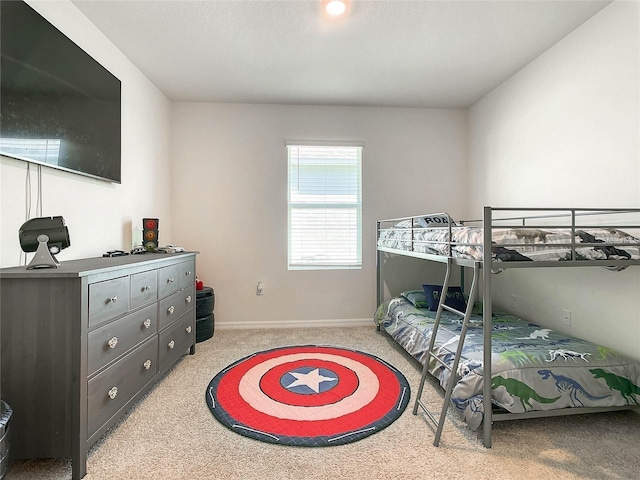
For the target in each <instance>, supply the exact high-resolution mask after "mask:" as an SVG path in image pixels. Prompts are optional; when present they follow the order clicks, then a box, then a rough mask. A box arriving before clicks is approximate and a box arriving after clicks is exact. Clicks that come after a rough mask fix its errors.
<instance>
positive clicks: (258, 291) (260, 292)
mask: <svg viewBox="0 0 640 480" xmlns="http://www.w3.org/2000/svg"><path fill="white" fill-rule="evenodd" d="M256 295H264V285H263V284H262V282H258V285H256Z"/></svg>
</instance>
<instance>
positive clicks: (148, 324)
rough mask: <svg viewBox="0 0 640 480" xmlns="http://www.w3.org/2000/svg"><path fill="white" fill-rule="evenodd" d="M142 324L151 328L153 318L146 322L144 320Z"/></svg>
mask: <svg viewBox="0 0 640 480" xmlns="http://www.w3.org/2000/svg"><path fill="white" fill-rule="evenodd" d="M142 325H144V328H149V327H150V326H151V319H150V318H147V319H146V320H145V321H144V322H142Z"/></svg>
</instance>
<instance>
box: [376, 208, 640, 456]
mask: <svg viewBox="0 0 640 480" xmlns="http://www.w3.org/2000/svg"><path fill="white" fill-rule="evenodd" d="M514 212H518V213H524V214H525V215H519V216H514ZM534 213H535V214H534ZM429 215H430V216H440V217H445V218H448V220H449V221H448V222H446V223H447V225H446V226H441V227H440V228H443V229H445V231H446V232H447V235H445V237H446V239H445V240H444V241H442V240H440V241H432V242H430V241H422V240H417V239H416V236H417V235H416V234H415V233H416V232H419V231H421V230H425V228H423V227H420V226H419V225H418V224H417V223H416V221H415V220H416V219H417V218H420V217H425V216H424V215H422V216H413V217H402V218H394V219H387V220H378V222H377V235H376V239H377V240H376V242H377V244H378V246H377V255H376V286H377V304H378V305H380V304H381V302H382V301H383V296H384V293H383V288H384V286H383V284H382V265H383V261H382V260H383V258H382V255H383V254H384V253H387V254H395V255H403V256H410V257H414V258H420V259H425V260H429V261H434V262H440V263H445V264H446V265H447V270H446V274H445V278H444V282H443V285H442V292H447V291H448V287H449V283H450V278H451V272H452V269H453V268H454V267H457V266H458V267H460V270H461V283H462V286H463V287H464V281H465V280H464V269H465V268H472V269H473V278H472V280H471V287H470V290H469V299H468V305H467V309H466V311H459V310H456V309H454V308H451V307H449V306H448V305H446V304H445V300H446V295H444V294H442V295H440V300H439V304H438V308H437V313H436V319H435V322H434V327H433V332H432V334H431V339H430V343H429V348H428V350H427V355H426V361H425V364H424V366H423V372H422V378H421V381H420V386H419V389H418V392H417V398H416V400H415V404H414V409H413V414H414V415H416V414H417V413H418V409H419V408H420V409H421V410H422V411H423V412H424V413H425V415H426V416H427V418H429V419H430V420H431V421H432V422H433V423H434V425H435V426H436V427H437V429H436V433H435V439H434V445H435V446H438V445H439V443H440V436H441V433H442V429H443V427H444V423H445V420H446V413H447V410H448V408H449V404H450V400H451V392H452V389H453V386H454V385H455V383H456V377H457V375H458V363H459V361H460V357H461V352H462V348H463V344H464V339H465V336H466V333H467V327H468V325H469V318H470V316H471V311H472V308H473V304H474V300H475V299H476V298H477V296H478V295H477V292H478V290H479V285H478V284H479V281H480V279H482V303H483V313H482V320H483V322H482V324H483V346H484V347H483V348H484V349H483V379H482V380H483V392H493V389H492V375H491V373H492V372H491V370H492V361H491V360H492V358H491V356H492V346H491V345H492V328H493V325H492V314H493V305H492V291H491V284H492V273H499V272H502V271H503V270H505V269H508V268H544V267H555V268H566V267H593V266H600V267H605V268H608V269H612V270H618V271H620V270H624V269H626V268H627V267H630V266H637V265H640V259H637V258H627V259H619V258H617V259H601V260H585V259H584V258H583V257H581V256H580V255H579V254H578V248H585V247H593V248H603V247H604V248H606V247H614V248H615V247H616V246H622V245H623V243H615V242H613V243H606V242H604V243H603V242H602V241H597V242H596V241H592V242H591V243H589V242H584V241H580V242H577V241H576V232H578V231H583V230H587V229H593V228H599V229H602V228H604V229H616V230H618V229H619V230H625V231H629V230H631V231H632V232H634V235H636V236H637V234H638V232H640V220H639V219H640V209H635V208H631V209H616V208H611V209H604V208H600V209H597V208H596V209H580V208H495V207H490V206H486V207H484V208H483V216H482V219H481V220H472V221H464V222H459V223H458V224H454V222H453V220H452V219H451V217H450V216H449V215H448V214H447V213H438V214H429ZM593 216H597V218H598V219H599V220H600V221H602V219H603V218H607V219H611V220H613V221H614V222H615V224H613V223H610V222H608V223H606V224H599V225H588V224H579V223H578V221H579V220H584V219H590V218H593ZM629 216H631V218H630V217H629ZM621 218H622V220H620V219H621ZM559 219H560V220H559ZM561 219H564V222H565V223H563V224H561V225H558V224H557V222H558V221H562V220H561ZM402 221H405V222H407V221H410V222H411V226H410V229H411V239H410V241H404V245H403V246H402V247H401V248H395V247H387V246H384V245H381V243H383V242H381V241H380V239H381V232H384V231H387V232H388V231H390V230H396V229H397V228H396V225H397V224H398V223H399V222H402ZM550 222H551V223H550ZM469 225H479V226H480V227H481V229H482V241H481V243H459V242H455V241H452V238H453V236H452V231H453V229H456V228H463V227H464V226H469ZM505 227H507V228H508V227H516V228H518V229H530V230H531V231H533V230H536V229H565V230H568V231H569V232H570V241H569V242H568V243H566V244H561V245H555V246H561V247H566V248H568V249H569V254H568V255H567V257H566V258H563V259H562V261H559V260H551V261H549V260H547V261H545V260H542V261H528V260H527V261H519V260H515V261H500V260H497V259H496V258H495V255H494V254H493V253H494V250H495V247H496V244H495V242H494V241H493V232H494V230H496V229H499V228H505ZM404 228H405V230H404V231H405V232H406V226H405V227H404ZM425 243H432V244H438V245H432V246H435V247H437V249H439V251H440V252H441V253H442V254H440V253H435V254H434V253H425V251H424V249H423V251H419V250H420V249H418V248H417V246H418V245H420V244H425ZM461 246H463V247H481V257H479V258H462V257H460V256H458V255H457V254H456V253H455V249H456V247H461ZM500 247H504V248H510V247H515V248H520V247H524V248H527V247H528V248H531V245H530V244H528V243H527V242H525V241H520V242H514V243H500ZM542 248H544V246H543V247H542ZM426 251H427V252H428V251H429V249H427V250H426ZM478 251H480V250H478ZM444 310H447V311H449V312H451V313H453V314H456V315H459V316H460V317H463V323H462V329H461V333H460V340H459V343H458V348H457V351H456V352H455V357H454V362H453V365H448V364H445V363H444V362H443V361H442V360H441V359H439V358H438V357H437V356H436V355H434V353H433V349H434V344H435V339H436V334H437V330H438V326H439V323H440V318H441V315H442V312H443V311H444ZM378 329H380V326H379V325H378ZM430 359H433V360H435V361H436V362H438V363H439V364H440V365H441V366H442V367H444V368H447V369H448V370H449V371H450V372H451V378H450V381H449V382H448V386H447V387H446V388H445V397H444V402H443V406H442V410H441V412H440V417H439V419H438V420H436V418H435V415H434V414H433V413H432V412H431V411H429V409H428V408H427V406H426V405H425V404H424V403H423V402H422V401H421V396H422V391H423V387H424V383H425V380H426V377H427V375H428V374H429V372H428V365H429V361H430ZM483 403H484V405H485V408H484V418H483V423H482V425H483V444H484V446H485V447H487V448H490V447H491V443H492V423H493V422H494V421H502V420H516V419H524V418H533V417H546V416H559V415H569V414H579V413H596V412H604V411H613V410H627V409H635V410H638V407H637V406H632V405H628V406H626V407H625V406H617V407H602V408H599V407H598V408H596V407H574V408H563V409H559V410H545V411H538V410H534V411H525V412H523V413H509V412H497V411H496V412H494V411H493V409H492V403H491V401H489V402H483Z"/></svg>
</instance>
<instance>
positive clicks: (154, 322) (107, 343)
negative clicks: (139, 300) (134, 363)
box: [87, 304, 158, 375]
mask: <svg viewBox="0 0 640 480" xmlns="http://www.w3.org/2000/svg"><path fill="white" fill-rule="evenodd" d="M157 331H158V311H157V308H156V305H155V304H153V305H149V306H147V307H144V308H143V309H141V310H138V311H137V312H134V313H131V314H129V315H127V316H125V317H122V318H120V319H118V320H116V321H115V322H111V323H108V324H107V325H104V326H102V327H100V328H98V329H96V330H94V331H93V332H89V337H88V341H87V344H88V347H87V348H88V354H87V362H88V363H87V371H88V372H89V375H92V374H93V373H94V372H96V371H98V370H99V369H101V368H102V367H104V366H105V365H106V364H107V363H109V362H111V361H113V360H115V359H116V358H118V357H119V356H120V355H122V354H123V353H125V352H127V351H128V350H130V349H131V348H133V347H135V346H136V345H138V344H139V343H141V342H143V341H144V340H146V339H147V338H149V337H150V336H151V335H153V334H155V333H156V332H157Z"/></svg>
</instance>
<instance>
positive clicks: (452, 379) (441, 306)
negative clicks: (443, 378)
mask: <svg viewBox="0 0 640 480" xmlns="http://www.w3.org/2000/svg"><path fill="white" fill-rule="evenodd" d="M480 265H481V263H480V262H475V263H474V268H473V280H472V282H471V290H470V292H469V300H468V302H467V308H466V310H465V311H464V312H461V311H459V310H456V309H455V308H452V307H450V306H448V305H445V301H446V299H447V295H446V292H447V291H448V290H449V279H450V276H451V270H452V267H453V261H452V259H451V258H449V259H447V273H446V274H445V277H444V283H443V284H442V293H441V294H440V300H439V302H438V311H437V312H436V319H435V322H434V325H433V331H432V333H431V341H430V342H429V348H428V349H427V355H426V359H425V364H424V366H423V368H422V376H421V378H420V386H419V387H418V393H417V395H416V401H415V404H414V406H413V414H414V415H417V414H418V407H419V408H420V409H421V410H422V411H423V412H424V414H425V415H426V416H427V417H428V418H429V419H430V420H431V421H432V422H433V424H434V425H435V426H436V427H437V429H436V435H435V438H434V441H433V444H434V446H436V447H437V446H438V445H439V444H440V436H441V435H442V429H443V427H444V422H445V419H446V416H447V410H448V408H449V403H450V401H451V393H452V391H453V387H454V385H455V384H456V383H457V381H458V364H459V363H460V356H461V355H462V347H463V346H464V339H465V337H466V335H467V328H468V326H469V319H470V318H471V312H472V311H473V304H474V301H475V298H476V294H477V290H478V277H479V271H480ZM443 310H447V311H449V312H451V313H454V314H457V315H459V316H461V317H463V318H464V320H463V322H462V330H461V331H460V339H459V340H458V348H457V350H456V352H455V357H454V360H453V364H452V365H448V364H446V363H445V362H443V361H442V360H441V359H440V358H438V356H437V354H435V353H434V352H433V347H434V345H435V341H436V336H437V333H438V327H439V326H440V317H441V316H442V311H443ZM440 348H444V347H440ZM445 350H446V348H445ZM447 351H449V350H447ZM450 353H453V352H450ZM431 359H433V360H434V361H435V362H436V363H439V364H440V365H441V366H442V367H443V368H446V369H447V370H449V372H450V373H451V375H450V376H449V382H448V383H447V388H446V389H445V396H444V403H443V404H442V410H441V412H440V419H439V420H436V418H435V416H434V414H433V413H432V412H431V411H429V409H428V408H427V406H426V405H425V404H424V403H423V402H422V400H421V398H422V391H423V389H424V383H425V381H426V379H427V375H429V363H430V362H431Z"/></svg>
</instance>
